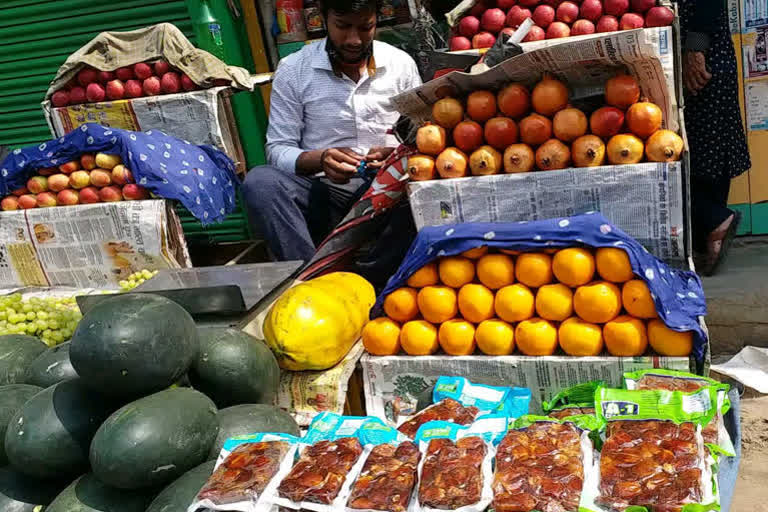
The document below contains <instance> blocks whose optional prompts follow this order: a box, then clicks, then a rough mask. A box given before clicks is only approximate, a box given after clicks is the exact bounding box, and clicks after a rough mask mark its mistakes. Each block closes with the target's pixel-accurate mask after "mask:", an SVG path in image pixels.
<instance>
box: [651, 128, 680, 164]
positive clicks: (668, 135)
mask: <svg viewBox="0 0 768 512" xmlns="http://www.w3.org/2000/svg"><path fill="white" fill-rule="evenodd" d="M682 152H683V139H682V138H681V137H680V136H679V135H678V134H676V133H675V132H673V131H671V130H658V131H656V132H654V134H653V135H651V136H650V137H648V140H647V141H645V156H647V157H648V160H649V161H650V162H676V161H678V160H680V153H682Z"/></svg>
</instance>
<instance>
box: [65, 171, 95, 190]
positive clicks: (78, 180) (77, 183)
mask: <svg viewBox="0 0 768 512" xmlns="http://www.w3.org/2000/svg"><path fill="white" fill-rule="evenodd" d="M90 184H91V176H90V174H88V171H75V172H73V173H72V174H70V175H69V185H70V186H71V187H72V188H76V189H81V188H85V187H87V186H88V185H90Z"/></svg>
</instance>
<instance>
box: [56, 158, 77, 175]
mask: <svg viewBox="0 0 768 512" xmlns="http://www.w3.org/2000/svg"><path fill="white" fill-rule="evenodd" d="M81 158H82V157H81ZM59 170H60V171H61V172H63V173H64V174H72V173H73V172H75V171H79V170H80V162H78V161H77V160H72V161H71V162H67V163H65V164H61V165H60V166H59Z"/></svg>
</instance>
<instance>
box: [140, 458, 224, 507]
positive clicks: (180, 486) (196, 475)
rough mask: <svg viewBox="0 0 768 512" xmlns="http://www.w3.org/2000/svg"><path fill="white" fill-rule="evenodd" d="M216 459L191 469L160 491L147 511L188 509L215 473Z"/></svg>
mask: <svg viewBox="0 0 768 512" xmlns="http://www.w3.org/2000/svg"><path fill="white" fill-rule="evenodd" d="M215 463H216V461H213V460H209V461H207V462H203V463H202V464H200V465H199V466H197V467H196V468H193V469H190V470H189V471H187V472H186V473H184V474H183V475H181V476H180V477H179V478H177V479H176V480H174V481H173V483H172V484H171V485H169V486H168V487H166V488H165V489H163V490H162V491H160V494H158V495H157V497H155V499H154V500H153V501H152V503H150V505H149V507H147V510H146V512H179V511H182V512H183V511H185V510H187V507H188V506H189V505H190V504H191V503H192V501H193V500H194V499H195V496H197V493H198V492H200V489H201V488H202V487H203V485H205V482H206V481H208V478H209V477H210V476H211V473H213V466H214V464H215Z"/></svg>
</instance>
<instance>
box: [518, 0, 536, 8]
mask: <svg viewBox="0 0 768 512" xmlns="http://www.w3.org/2000/svg"><path fill="white" fill-rule="evenodd" d="M540 2H541V0H518V2H517V3H518V4H519V5H521V6H522V7H536V6H537V5H539V3H540Z"/></svg>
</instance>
